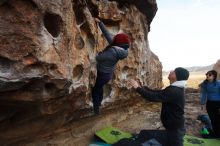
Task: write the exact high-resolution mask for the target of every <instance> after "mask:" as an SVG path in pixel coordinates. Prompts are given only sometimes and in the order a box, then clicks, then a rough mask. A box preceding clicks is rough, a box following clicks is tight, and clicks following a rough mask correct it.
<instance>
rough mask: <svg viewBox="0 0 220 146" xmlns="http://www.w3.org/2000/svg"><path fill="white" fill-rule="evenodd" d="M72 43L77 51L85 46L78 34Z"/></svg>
mask: <svg viewBox="0 0 220 146" xmlns="http://www.w3.org/2000/svg"><path fill="white" fill-rule="evenodd" d="M74 43H75V46H76V48H77V49H82V48H83V47H84V46H85V42H84V40H83V38H82V37H81V35H80V34H77V35H76V37H75V41H74Z"/></svg>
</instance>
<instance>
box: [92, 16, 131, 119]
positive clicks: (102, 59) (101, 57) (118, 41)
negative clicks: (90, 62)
mask: <svg viewBox="0 0 220 146" xmlns="http://www.w3.org/2000/svg"><path fill="white" fill-rule="evenodd" d="M95 21H96V22H97V23H98V25H99V27H100V29H101V31H102V33H103V35H104V36H105V38H106V39H107V41H108V43H109V45H108V46H107V47H106V48H105V49H104V50H103V51H101V52H99V53H98V54H97V56H96V62H97V78H96V83H95V86H94V87H93V88H92V99H93V110H94V113H95V114H97V115H98V114H99V107H100V106H101V102H102V100H103V86H104V85H105V84H106V83H108V81H110V80H111V79H112V77H113V73H114V70H115V67H116V64H117V62H118V61H119V60H122V59H125V58H126V57H127V56H128V49H129V47H130V43H131V39H130V37H129V35H128V34H126V33H119V34H117V35H115V36H114V37H112V36H111V34H110V33H109V31H108V30H107V29H106V27H105V25H104V24H103V23H102V22H101V21H100V20H99V19H98V18H95Z"/></svg>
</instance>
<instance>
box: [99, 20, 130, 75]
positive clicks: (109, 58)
mask: <svg viewBox="0 0 220 146" xmlns="http://www.w3.org/2000/svg"><path fill="white" fill-rule="evenodd" d="M99 27H100V29H101V30H102V33H103V34H104V36H105V38H106V40H107V41H108V43H109V44H112V40H113V38H112V36H111V34H110V33H109V31H108V30H107V29H106V27H105V25H104V24H103V23H102V22H100V23H99ZM127 56H128V50H125V49H123V48H121V47H119V46H110V47H109V48H108V49H105V50H104V51H103V52H100V53H99V54H98V55H97V56H96V61H97V70H98V71H99V72H103V73H113V72H114V69H115V66H116V64H117V62H118V61H119V60H122V59H124V58H126V57H127Z"/></svg>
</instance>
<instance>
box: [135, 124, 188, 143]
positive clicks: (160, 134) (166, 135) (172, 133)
mask: <svg viewBox="0 0 220 146" xmlns="http://www.w3.org/2000/svg"><path fill="white" fill-rule="evenodd" d="M185 132H186V131H185V129H184V128H179V129H175V130H142V131H141V132H140V134H139V136H138V139H139V140H140V141H142V142H144V141H147V140H149V139H152V138H155V139H156V140H157V141H158V142H160V143H161V144H162V145H163V146H183V137H184V135H185Z"/></svg>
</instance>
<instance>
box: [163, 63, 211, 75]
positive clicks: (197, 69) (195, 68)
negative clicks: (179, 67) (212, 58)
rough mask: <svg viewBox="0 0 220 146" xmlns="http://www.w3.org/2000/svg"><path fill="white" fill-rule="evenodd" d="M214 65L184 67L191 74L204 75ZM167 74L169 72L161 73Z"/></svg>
mask: <svg viewBox="0 0 220 146" xmlns="http://www.w3.org/2000/svg"><path fill="white" fill-rule="evenodd" d="M213 66H214V64H212V65H208V66H193V67H185V68H186V69H187V70H188V71H189V72H191V73H206V72H207V71H209V70H212V69H213ZM167 74H169V71H163V75H167Z"/></svg>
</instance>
